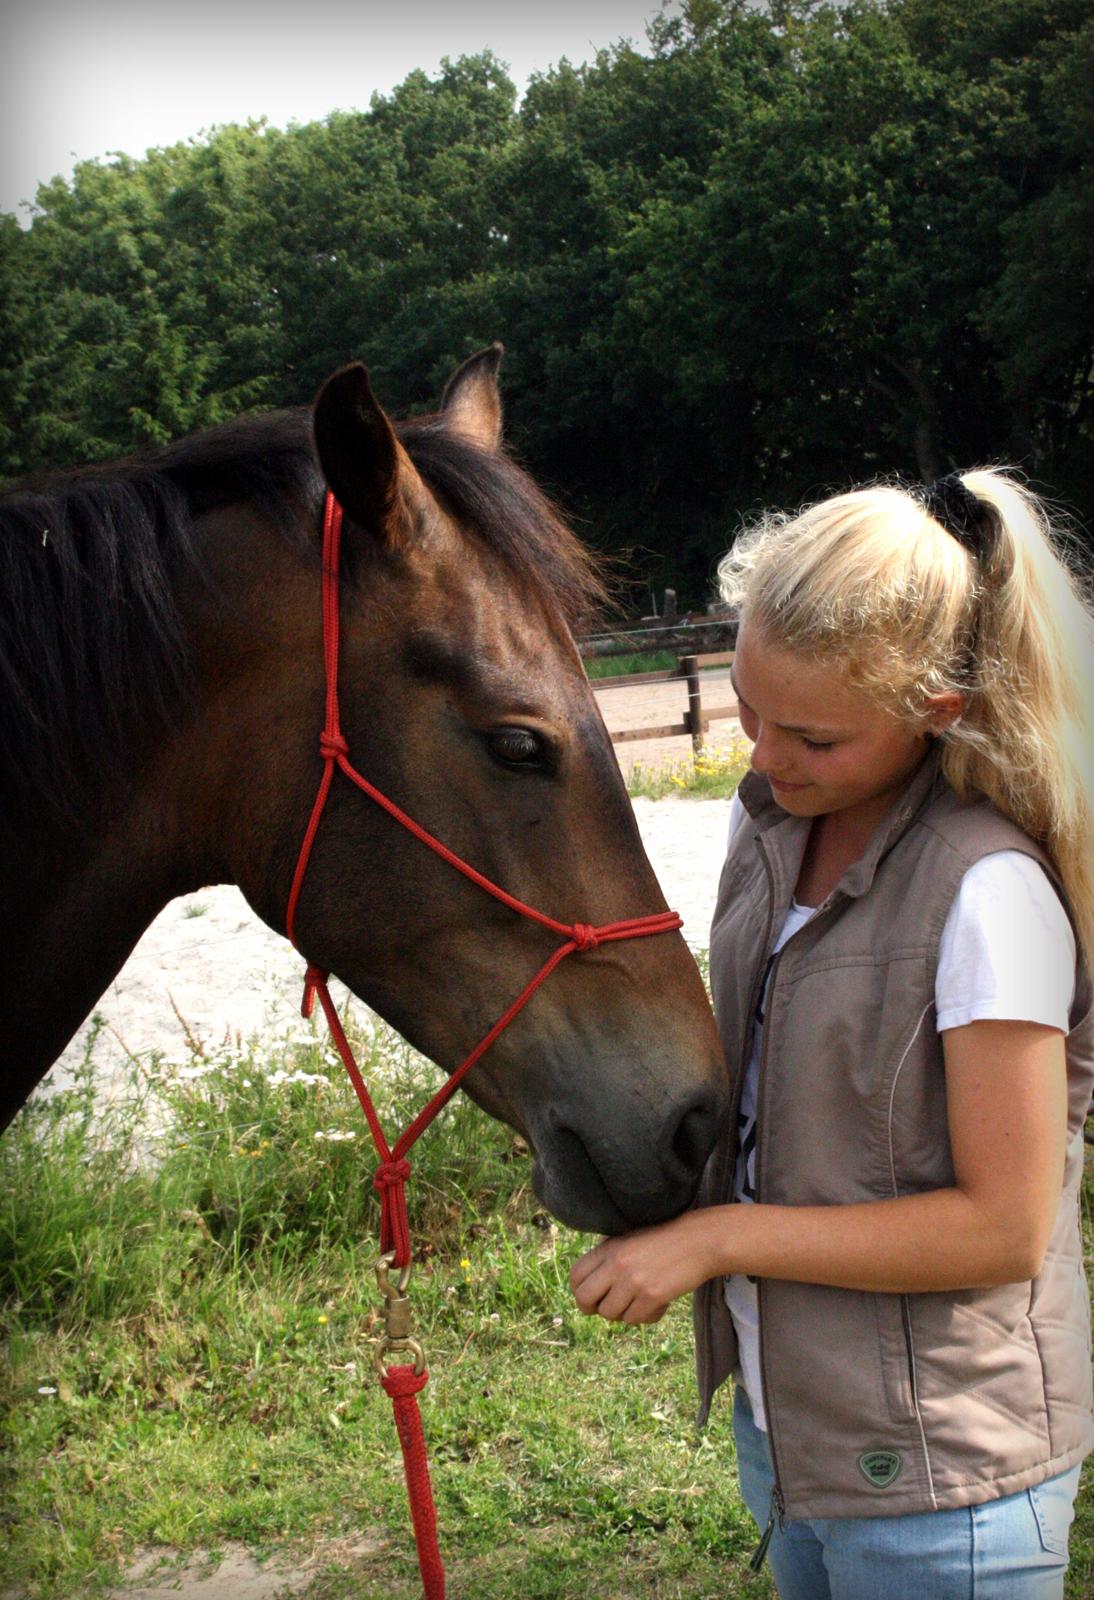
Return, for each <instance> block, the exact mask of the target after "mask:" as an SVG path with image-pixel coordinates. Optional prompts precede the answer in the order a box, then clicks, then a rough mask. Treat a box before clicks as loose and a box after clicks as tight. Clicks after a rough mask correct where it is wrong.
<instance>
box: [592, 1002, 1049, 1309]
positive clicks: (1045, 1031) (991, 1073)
mask: <svg viewBox="0 0 1094 1600" xmlns="http://www.w3.org/2000/svg"><path fill="white" fill-rule="evenodd" d="M942 1040H943V1050H944V1055H945V1063H946V1099H947V1108H948V1109H947V1117H948V1125H949V1134H950V1146H951V1150H952V1154H953V1164H954V1172H955V1175H956V1181H955V1183H954V1185H953V1187H952V1188H949V1189H934V1190H931V1191H929V1192H927V1193H925V1194H916V1195H907V1196H905V1197H902V1198H900V1199H894V1200H877V1201H872V1202H869V1203H866V1204H860V1205H834V1206H770V1205H726V1206H711V1207H709V1208H708V1209H704V1210H701V1211H687V1212H685V1213H684V1214H683V1215H682V1216H680V1217H677V1218H675V1220H674V1221H672V1222H666V1223H662V1224H660V1225H658V1226H657V1227H653V1228H641V1229H639V1230H637V1231H636V1232H635V1233H630V1234H625V1235H623V1236H621V1237H620V1238H617V1239H606V1240H604V1241H603V1242H602V1243H601V1244H599V1245H597V1246H596V1248H595V1249H593V1250H590V1251H588V1252H587V1254H585V1255H583V1256H581V1257H580V1258H579V1259H578V1261H577V1262H575V1264H574V1267H573V1269H572V1271H571V1273H570V1286H571V1288H572V1289H573V1291H574V1295H575V1297H576V1299H577V1303H578V1305H579V1306H580V1307H581V1309H582V1311H584V1312H586V1313H588V1314H590V1315H591V1314H593V1313H594V1312H595V1313H597V1314H599V1315H600V1316H602V1317H607V1318H608V1319H609V1320H611V1321H614V1322H656V1321H657V1319H658V1318H659V1317H661V1316H662V1315H663V1314H664V1312H665V1310H666V1308H667V1307H668V1305H669V1304H670V1302H671V1301H673V1300H675V1299H676V1297H677V1296H678V1295H681V1294H686V1293H687V1292H688V1291H689V1290H691V1289H695V1288H697V1287H698V1285H699V1284H701V1283H705V1282H706V1280H707V1279H708V1278H716V1277H722V1276H725V1275H726V1274H728V1273H733V1272H747V1273H750V1274H752V1276H754V1277H759V1278H789V1279H794V1280H796V1281H798V1282H801V1283H826V1284H832V1285H835V1286H836V1287H838V1288H844V1289H868V1290H878V1291H882V1292H885V1293H891V1294H907V1293H916V1292H918V1291H923V1290H930V1289H973V1288H983V1287H987V1286H990V1285H992V1284H997V1283H1019V1282H1024V1281H1025V1280H1026V1279H1028V1278H1032V1277H1034V1276H1035V1275H1036V1273H1037V1272H1038V1271H1039V1270H1040V1266H1041V1262H1042V1260H1043V1258H1044V1253H1045V1250H1046V1248H1047V1245H1048V1241H1049V1236H1050V1234H1051V1231H1052V1225H1053V1221H1054V1219H1055V1216H1056V1208H1057V1205H1058V1203H1059V1198H1060V1189H1061V1185H1062V1183H1063V1171H1064V1153H1065V1147H1066V1142H1067V1075H1066V1063H1065V1055H1064V1036H1063V1034H1062V1033H1060V1032H1059V1031H1058V1030H1057V1029H1055V1028H1049V1027H1044V1026H1042V1025H1041V1024H1040V1023H1033V1022H996V1021H990V1022H987V1021H985V1022H970V1023H968V1024H967V1025H966V1026H965V1027H962V1028H951V1029H949V1030H947V1031H946V1032H945V1033H944V1034H943V1035H942Z"/></svg>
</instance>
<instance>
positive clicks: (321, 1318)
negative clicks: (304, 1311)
mask: <svg viewBox="0 0 1094 1600" xmlns="http://www.w3.org/2000/svg"><path fill="white" fill-rule="evenodd" d="M315 1320H316V1322H318V1323H319V1325H320V1327H322V1325H323V1323H324V1322H329V1321H330V1318H329V1317H325V1316H324V1315H323V1313H322V1312H320V1313H319V1315H318V1317H316V1319H315Z"/></svg>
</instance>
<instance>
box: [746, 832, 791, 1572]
mask: <svg viewBox="0 0 1094 1600" xmlns="http://www.w3.org/2000/svg"><path fill="white" fill-rule="evenodd" d="M756 844H757V847H758V848H759V851H760V857H761V859H762V861H763V864H764V872H765V873H766V875H767V905H768V914H767V936H766V938H765V940H764V950H765V951H766V950H767V946H768V944H769V943H770V941H771V933H772V928H773V926H774V921H775V909H774V908H775V879H774V874H773V873H772V871H771V863H770V861H769V859H768V855H767V851H766V850H765V849H764V844H763V840H762V838H758V839H757V840H756ZM789 943H791V941H790V940H789V939H788V940H787V944H789ZM785 948H786V945H784V946H783V949H784V950H785ZM781 960H782V950H780V951H779V952H778V954H777V955H776V956H775V958H774V960H773V961H772V963H771V968H770V971H768V968H767V961H766V960H765V961H764V963H763V966H762V968H761V970H760V984H761V986H763V987H764V988H765V989H766V993H767V996H768V1000H769V1002H770V997H771V995H772V993H773V992H774V988H775V975H776V973H777V972H778V970H779V964H780V962H781ZM765 978H766V984H765ZM757 998H758V997H757V996H756V995H755V994H754V995H753V996H752V1004H751V1008H750V1011H749V1015H750V1016H755V1013H756V1001H757ZM767 1010H768V1007H767V1006H765V1008H764V1011H765V1017H766V1013H767ZM769 1037H770V1035H769V1030H768V1028H767V1025H766V1021H765V1024H764V1032H763V1042H762V1044H761V1046H760V1061H759V1073H758V1076H757V1080H756V1128H757V1130H759V1127H760V1113H761V1112H762V1110H763V1083H764V1069H765V1067H766V1065H767V1046H768V1040H769ZM745 1065H746V1066H747V1057H746V1061H745ZM741 1077H742V1082H743V1078H744V1072H743V1070H742V1074H741ZM762 1157H763V1151H762V1148H761V1142H760V1139H759V1137H757V1139H756V1203H757V1205H758V1204H759V1203H760V1171H761V1167H762V1164H763V1161H762ZM763 1293H764V1285H763V1280H762V1279H760V1280H758V1281H757V1284H756V1310H757V1317H758V1330H759V1340H760V1387H761V1389H762V1390H763V1401H764V1415H765V1416H766V1417H767V1424H768V1426H767V1442H768V1449H769V1450H770V1452H771V1476H772V1486H771V1509H770V1512H769V1513H768V1518H767V1527H766V1528H765V1529H764V1531H763V1533H762V1534H761V1536H760V1542H759V1544H758V1545H757V1546H756V1549H755V1551H754V1552H753V1555H752V1560H751V1561H750V1562H749V1569H750V1570H751V1571H752V1572H759V1570H760V1568H761V1567H762V1566H763V1564H764V1560H765V1559H766V1556H767V1547H768V1545H769V1544H770V1543H771V1536H772V1534H773V1533H774V1531H775V1522H776V1519H777V1520H778V1524H779V1527H780V1528H782V1526H783V1523H784V1521H785V1517H786V1502H785V1500H784V1499H783V1491H782V1484H781V1483H780V1482H779V1463H778V1459H777V1457H776V1454H775V1440H774V1438H773V1437H772V1433H771V1407H770V1405H769V1403H768V1391H767V1364H766V1362H765V1360H764V1327H763V1304H762V1302H763Z"/></svg>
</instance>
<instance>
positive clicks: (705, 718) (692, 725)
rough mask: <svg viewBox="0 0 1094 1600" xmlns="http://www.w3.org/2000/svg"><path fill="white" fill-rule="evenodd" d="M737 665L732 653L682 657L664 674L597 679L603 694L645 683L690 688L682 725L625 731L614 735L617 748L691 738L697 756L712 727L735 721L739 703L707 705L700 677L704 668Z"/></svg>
mask: <svg viewBox="0 0 1094 1600" xmlns="http://www.w3.org/2000/svg"><path fill="white" fill-rule="evenodd" d="M732 661H733V651H732V650H718V651H713V652H710V653H708V654H706V655H686V656H681V657H680V660H679V661H678V662H677V664H676V666H675V667H667V668H665V670H664V671H663V672H630V673H625V674H624V675H622V676H621V677H618V678H595V679H594V680H593V688H594V689H595V690H596V691H597V692H598V693H599V692H600V691H602V690H605V689H623V688H631V687H634V686H636V685H638V684H642V683H669V682H672V681H673V680H676V679H679V680H682V681H683V682H684V683H685V684H686V686H687V709H686V710H685V712H684V720H683V721H682V722H669V723H664V724H662V725H661V726H660V727H657V728H624V729H621V730H618V729H617V730H615V731H612V730H611V728H609V730H608V731H609V733H610V734H611V739H612V743H613V744H628V743H630V742H631V741H632V740H634V739H672V738H675V737H677V736H678V735H680V734H690V735H691V747H692V749H693V750H694V751H695V753H696V755H698V753H699V752H700V750H702V748H703V735H704V734H705V733H706V731H707V729H708V728H709V726H710V724H711V723H712V722H714V721H716V720H718V719H719V718H724V717H735V716H736V715H737V702H736V700H734V702H733V703H732V705H720V706H709V707H706V706H704V705H703V700H702V693H701V690H700V685H699V673H700V670H701V669H702V668H703V667H728V666H730V665H731V664H732Z"/></svg>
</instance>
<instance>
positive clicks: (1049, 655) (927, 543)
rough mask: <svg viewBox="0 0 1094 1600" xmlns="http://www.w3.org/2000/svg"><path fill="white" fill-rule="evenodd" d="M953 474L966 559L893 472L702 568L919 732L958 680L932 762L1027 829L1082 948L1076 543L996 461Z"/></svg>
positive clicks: (1088, 943)
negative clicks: (1052, 870)
mask: <svg viewBox="0 0 1094 1600" xmlns="http://www.w3.org/2000/svg"><path fill="white" fill-rule="evenodd" d="M961 482H962V483H963V484H964V486H965V488H966V489H968V490H970V491H971V492H972V494H974V495H975V496H976V497H977V499H978V500H979V501H980V502H981V503H982V504H983V505H986V506H987V507H989V508H990V512H991V520H992V522H993V523H994V536H993V537H992V538H991V539H990V540H989V549H988V551H987V553H986V555H985V557H984V560H983V565H982V563H981V561H980V559H978V558H977V557H976V556H974V555H972V554H970V553H969V551H968V550H967V549H966V548H965V546H964V545H963V544H962V543H960V542H959V541H958V539H957V538H955V537H954V535H953V534H951V533H948V532H947V531H946V530H945V529H944V528H943V527H942V526H940V524H939V523H938V522H936V521H935V520H934V518H933V517H932V516H931V515H930V514H929V513H928V511H927V510H926V509H925V507H924V504H923V502H922V500H920V499H919V498H917V497H916V496H915V495H914V494H912V493H910V492H909V491H907V490H905V489H902V488H897V487H894V486H892V485H878V486H876V487H873V488H867V489H860V490H857V491H855V492H853V493H850V494H841V495H836V496H835V497H834V498H832V499H830V500H825V501H822V502H821V503H820V504H819V505H815V506H811V507H809V508H807V509H806V510H804V511H802V512H801V513H800V514H799V515H797V516H795V517H779V516H773V517H769V518H767V519H765V520H764V521H762V522H761V523H759V524H758V525H757V526H756V527H754V528H752V529H750V530H748V531H747V532H745V533H744V534H742V535H741V536H740V537H739V538H738V539H737V542H736V543H735V544H734V546H733V548H732V549H731V550H730V552H729V554H728V555H727V556H726V557H725V558H724V559H723V561H722V562H721V564H720V566H719V569H718V576H719V579H720V586H721V590H722V594H723V596H724V598H725V599H726V600H727V601H728V602H729V603H730V604H731V605H733V606H734V607H736V608H737V610H738V614H739V615H740V616H741V617H742V618H745V619H748V620H749V621H751V622H753V623H754V624H755V625H756V626H757V627H759V628H761V629H762V630H763V632H764V634H765V635H766V636H767V637H769V638H770V639H771V640H772V641H773V642H775V643H776V644H778V645H779V646H780V647H783V648H786V649H791V650H800V651H801V652H803V654H806V655H808V656H810V657H812V658H814V659H821V660H824V661H826V662H834V663H836V664H837V665H839V666H840V667H841V668H842V669H843V670H844V671H845V673H846V674H847V678H848V681H849V682H850V683H851V684H853V685H854V686H855V687H857V688H859V689H861V690H863V691H865V692H866V693H867V694H868V695H870V697H871V698H872V699H873V700H874V701H875V702H876V703H878V704H880V705H881V706H882V707H884V708H885V709H887V710H889V711H891V712H892V714H893V715H894V716H897V717H899V718H901V719H902V720H905V721H910V722H912V723H915V724H917V725H919V726H920V727H922V728H924V730H926V728H927V712H928V709H929V706H928V699H929V697H930V696H932V695H936V694H941V693H947V692H950V691H954V690H956V691H958V692H960V693H961V694H962V695H964V696H965V697H966V705H965V709H964V711H963V713H962V715H961V716H960V718H959V719H958V720H957V721H956V722H955V723H954V724H952V725H951V726H950V727H948V728H946V729H945V731H944V732H943V733H942V735H941V737H942V740H943V749H942V764H943V772H944V774H945V776H946V779H947V780H948V782H949V783H950V784H951V786H952V787H953V788H954V789H955V790H956V792H957V793H958V794H959V795H960V796H962V798H969V797H971V796H972V795H974V794H976V793H980V794H983V795H986V796H987V797H988V798H989V799H990V800H992V801H994V803H995V804H996V805H997V806H998V807H999V809H1000V810H1001V811H1002V812H1004V813H1005V814H1006V815H1007V816H1008V817H1010V818H1011V819H1012V820H1013V821H1014V822H1016V823H1017V824H1018V826H1019V827H1020V828H1022V829H1023V831H1024V832H1026V833H1028V834H1029V835H1030V836H1031V837H1032V838H1034V839H1036V840H1037V841H1038V842H1039V843H1041V844H1042V845H1043V846H1044V847H1045V848H1046V849H1047V850H1048V852H1049V854H1050V855H1051V856H1052V859H1053V861H1054V863H1055V865H1056V867H1057V870H1058V871H1059V873H1060V876H1061V878H1062V880H1063V885H1064V889H1065V892H1066V894H1067V897H1068V900H1069V902H1070V905H1071V909H1072V913H1073V915H1074V917H1075V920H1076V923H1077V926H1078V930H1079V936H1080V939H1081V942H1082V945H1083V948H1084V950H1085V952H1086V954H1087V957H1088V959H1092V958H1094V760H1092V750H1094V612H1092V609H1091V605H1090V590H1089V583H1088V580H1087V579H1086V578H1085V577H1084V576H1083V574H1082V572H1081V570H1080V566H1079V562H1078V558H1077V554H1076V552H1075V551H1074V550H1073V549H1072V548H1070V547H1069V545H1068V543H1067V542H1066V540H1065V539H1064V537H1063V535H1062V534H1061V533H1059V532H1054V530H1053V528H1052V525H1051V523H1050V520H1049V516H1048V513H1047V510H1046V508H1045V507H1044V506H1043V505H1042V504H1041V502H1040V501H1039V500H1038V499H1037V497H1036V496H1035V495H1033V494H1032V493H1030V491H1029V490H1028V489H1026V488H1025V487H1024V486H1023V485H1022V484H1021V483H1019V482H1018V481H1017V480H1016V479H1015V478H1014V477H1012V476H1009V475H1008V474H1006V473H1004V472H1000V471H998V470H995V469H983V470H979V471H976V472H966V473H963V474H962V475H961Z"/></svg>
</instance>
